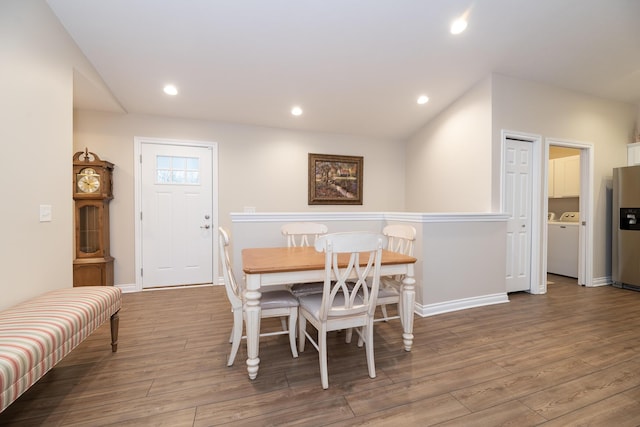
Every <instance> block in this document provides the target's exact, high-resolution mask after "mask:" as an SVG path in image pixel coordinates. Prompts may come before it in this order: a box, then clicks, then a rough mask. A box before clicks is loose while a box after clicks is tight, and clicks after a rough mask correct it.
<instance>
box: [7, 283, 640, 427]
mask: <svg viewBox="0 0 640 427" xmlns="http://www.w3.org/2000/svg"><path fill="white" fill-rule="evenodd" d="M549 280H550V284H549V292H548V293H547V294H546V295H529V294H527V293H516V294H512V295H510V300H511V301H510V303H508V304H500V305H494V306H489V307H480V308H474V309H470V310H464V311H458V312H454V313H447V314H441V315H438V316H432V317H428V318H420V317H417V316H416V318H415V344H414V347H413V351H411V352H410V353H407V352H405V351H404V350H403V349H402V346H401V340H400V326H399V323H398V321H393V322H389V323H388V324H381V323H379V324H377V325H376V330H375V349H376V367H377V378H375V379H370V378H369V377H368V375H367V368H366V361H365V355H364V350H363V349H360V348H358V347H357V346H356V345H355V341H356V340H354V343H352V344H349V345H347V344H345V343H344V341H343V338H344V336H343V335H341V334H335V333H334V334H333V335H331V337H330V349H329V389H328V390H322V388H321V386H320V378H319V368H318V355H317V353H316V351H315V350H314V349H313V347H311V346H308V347H307V350H306V351H305V352H304V353H302V354H301V356H300V357H299V358H298V359H292V357H291V353H290V351H289V346H288V342H287V338H286V337H285V336H276V337H268V338H263V339H262V340H261V351H260V358H261V361H262V363H261V365H260V372H259V375H258V378H257V379H256V380H255V381H250V380H249V379H248V378H247V374H246V369H245V364H244V359H245V358H246V351H245V349H244V348H243V347H244V346H243V347H241V350H240V352H239V355H238V358H237V360H236V363H235V365H234V366H233V367H226V363H225V362H226V355H227V352H228V350H229V344H228V343H227V339H228V335H229V330H230V327H231V314H230V312H229V310H228V303H227V301H226V299H225V295H224V289H223V288H222V287H213V288H212V287H202V288H185V289H177V290H164V291H154V292H142V293H137V294H126V295H124V306H123V309H122V310H121V315H120V344H119V350H118V352H117V353H115V354H112V353H111V351H110V346H109V325H108V324H105V325H103V326H102V327H101V328H100V329H99V330H98V331H96V332H95V333H94V334H93V335H92V336H91V337H89V339H87V340H86V341H85V342H84V343H82V344H81V345H80V346H79V347H78V348H77V349H76V350H74V351H73V352H72V353H71V354H70V355H69V356H67V357H66V358H65V359H64V360H63V361H62V362H61V363H60V364H58V366H56V367H55V368H54V369H53V370H52V371H51V372H49V373H48V374H47V375H46V376H45V377H44V378H43V379H42V380H41V381H39V382H38V383H37V384H36V385H35V386H33V387H32V388H31V389H30V390H29V391H28V392H27V393H25V394H24V395H23V396H22V397H21V398H20V399H19V400H18V401H16V402H15V403H14V404H13V405H11V406H10V407H9V408H7V409H6V410H5V411H4V412H3V413H2V414H0V425H24V426H37V425H45V426H72V425H73V426H75V425H78V426H99V425H117V426H128V425H131V426H146V425H153V426H212V425H238V426H264V425H288V424H291V425H293V424H299V425H305V426H326V425H331V426H352V425H364V424H366V425H390V426H396V425H420V426H428V425H438V426H474V425H477V426H497V425H513V426H527V425H531V426H533V425H545V426H571V425H596V426H597V425H601V426H612V425H616V426H638V425H640V292H634V291H629V290H622V289H617V288H614V287H610V286H606V287H599V288H584V287H580V286H577V285H576V284H575V281H573V280H568V279H566V278H563V277H560V276H550V277H549ZM442 285H443V286H446V285H447V284H446V283H443V284H442ZM271 320H272V319H270V320H269V321H263V329H266V328H267V327H269V326H275V327H277V326H278V322H277V321H273V322H271ZM107 323H108V322H107Z"/></svg>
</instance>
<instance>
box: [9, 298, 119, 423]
mask: <svg viewBox="0 0 640 427" xmlns="http://www.w3.org/2000/svg"><path fill="white" fill-rule="evenodd" d="M121 303H122V294H121V291H120V289H119V288H116V287H113V286H83V287H77V288H66V289H58V290H55V291H50V292H47V293H45V294H43V295H40V296H38V297H36V298H33V299H30V300H28V301H25V302H23V303H20V304H18V305H16V306H13V307H10V308H8V309H6V310H4V311H0V412H2V411H3V410H4V409H5V408H6V407H7V406H9V405H10V404H11V403H12V402H13V401H14V400H16V399H17V398H18V397H19V396H20V395H21V394H22V393H24V392H25V391H26V390H27V389H28V388H29V387H31V386H32V385H33V384H34V383H35V382H36V381H38V380H39V379H40V378H41V377H42V376H43V375H44V374H46V373H47V372H48V371H49V370H50V369H51V368H53V366H54V365H55V364H56V363H58V362H59V361H60V360H61V359H62V358H63V357H65V356H66V355H67V354H69V353H70V352H71V350H73V349H74V348H75V347H76V346H78V344H80V343H81V342H82V341H83V340H84V339H85V338H87V337H88V336H89V335H90V334H91V333H92V332H93V331H95V330H96V329H97V328H98V327H99V326H100V325H102V323H104V322H105V321H106V320H107V319H109V318H110V319H111V350H112V351H113V352H115V351H117V349H118V347H117V346H118V311H119V310H120V306H121Z"/></svg>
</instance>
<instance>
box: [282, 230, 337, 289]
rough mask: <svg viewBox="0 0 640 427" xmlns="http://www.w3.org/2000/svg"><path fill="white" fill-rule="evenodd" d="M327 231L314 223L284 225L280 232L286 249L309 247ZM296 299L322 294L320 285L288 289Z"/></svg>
mask: <svg viewBox="0 0 640 427" xmlns="http://www.w3.org/2000/svg"><path fill="white" fill-rule="evenodd" d="M328 230H329V229H328V228H327V226H326V225H324V224H318V223H316V222H291V223H288V224H284V225H283V226H282V227H281V228H280V231H281V232H282V235H283V236H285V237H286V239H287V247H290V248H292V247H299V246H311V245H314V244H315V243H316V241H317V240H318V238H319V237H320V236H322V235H325V234H327V231H328ZM290 290H291V293H292V294H293V295H295V296H296V297H299V296H302V295H306V294H311V293H320V292H322V283H295V284H292V285H291V287H290Z"/></svg>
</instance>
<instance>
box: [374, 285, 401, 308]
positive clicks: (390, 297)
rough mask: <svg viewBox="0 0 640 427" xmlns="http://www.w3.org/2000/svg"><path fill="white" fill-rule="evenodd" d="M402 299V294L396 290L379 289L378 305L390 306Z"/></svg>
mask: <svg viewBox="0 0 640 427" xmlns="http://www.w3.org/2000/svg"><path fill="white" fill-rule="evenodd" d="M399 298H400V292H398V290H397V289H394V288H380V289H378V305H380V304H390V303H393V302H394V301H395V302H397V301H398V299H399Z"/></svg>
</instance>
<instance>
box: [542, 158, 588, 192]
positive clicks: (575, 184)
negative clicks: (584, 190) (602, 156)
mask: <svg viewBox="0 0 640 427" xmlns="http://www.w3.org/2000/svg"><path fill="white" fill-rule="evenodd" d="M548 191H549V197H579V196H580V156H579V155H578V156H569V157H560V158H557V159H551V160H549V188H548Z"/></svg>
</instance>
